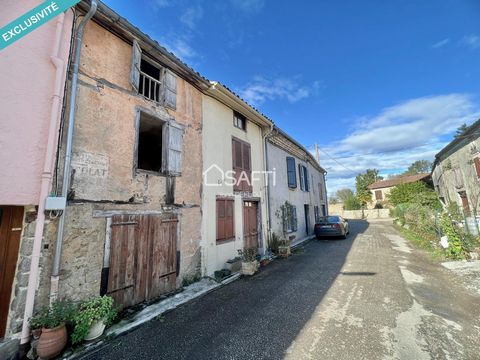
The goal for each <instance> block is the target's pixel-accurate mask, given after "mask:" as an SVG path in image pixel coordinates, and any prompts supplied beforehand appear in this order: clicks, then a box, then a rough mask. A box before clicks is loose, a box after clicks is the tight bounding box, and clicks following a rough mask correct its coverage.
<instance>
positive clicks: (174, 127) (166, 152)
mask: <svg viewBox="0 0 480 360" xmlns="http://www.w3.org/2000/svg"><path fill="white" fill-rule="evenodd" d="M142 114H143V115H144V116H146V117H149V118H151V119H154V120H155V121H159V122H160V123H161V126H162V166H161V169H160V171H152V170H145V169H140V168H139V167H138V155H139V151H138V150H139V141H140V122H141V117H142ZM134 127H135V144H134V147H133V164H132V168H133V176H134V177H135V176H136V175H139V174H149V175H155V176H174V177H177V176H181V175H182V171H181V168H182V166H183V165H182V158H183V135H184V133H185V126H184V125H182V124H180V123H178V122H176V121H175V119H174V118H172V117H167V116H163V115H162V114H159V113H156V112H152V111H151V110H150V109H146V108H144V107H141V106H137V107H136V108H135V119H134ZM175 132H177V135H179V136H180V137H181V138H180V139H179V141H180V143H179V144H178V145H180V147H181V149H175V148H174V147H173V146H172V145H173V144H172V139H173V135H174V133H175ZM179 132H182V133H180V134H178V133H179ZM174 152H177V153H180V155H178V156H177V158H176V160H177V163H178V165H179V167H180V169H179V170H178V169H177V171H176V170H172V168H173V164H174V163H173V162H172V163H171V164H170V163H169V161H170V160H169V159H170V157H171V156H170V155H171V154H172V153H174Z"/></svg>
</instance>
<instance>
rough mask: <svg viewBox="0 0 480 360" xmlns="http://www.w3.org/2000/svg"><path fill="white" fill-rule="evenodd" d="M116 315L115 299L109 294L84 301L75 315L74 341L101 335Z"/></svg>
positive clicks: (77, 341)
mask: <svg viewBox="0 0 480 360" xmlns="http://www.w3.org/2000/svg"><path fill="white" fill-rule="evenodd" d="M116 316H117V311H116V310H115V309H114V307H113V299H112V298H111V297H109V296H96V297H94V298H91V299H88V300H86V301H84V302H82V303H81V304H80V306H79V307H78V310H77V312H76V313H75V315H74V316H73V323H74V325H75V328H74V330H73V333H72V343H73V344H76V343H79V342H81V341H83V340H87V341H89V340H94V339H96V338H98V337H100V336H101V335H102V334H103V331H104V330H105V327H106V326H108V325H110V324H111V323H112V321H113V320H114V319H115V317H116Z"/></svg>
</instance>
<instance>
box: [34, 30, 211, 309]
mask: <svg viewBox="0 0 480 360" xmlns="http://www.w3.org/2000/svg"><path fill="white" fill-rule="evenodd" d="M131 61H132V46H131V44H129V43H127V42H126V41H124V40H122V39H121V38H119V37H117V36H116V35H114V34H112V33H111V32H109V31H108V30H106V29H105V28H103V27H101V26H99V25H98V24H97V23H95V22H94V21H90V22H89V23H88V24H87V26H86V29H85V34H84V41H83V46H82V55H81V60H80V75H79V86H78V94H77V110H76V115H75V129H74V140H73V154H72V182H71V192H70V196H69V203H68V207H67V210H66V217H67V218H66V226H65V232H64V234H65V235H64V244H63V251H62V257H61V265H60V283H59V297H60V298H68V299H70V300H80V299H84V298H86V297H89V296H94V295H99V293H100V285H101V271H102V261H103V256H104V245H105V239H106V226H107V217H108V216H104V215H102V214H103V213H104V212H107V211H121V212H126V213H132V214H135V213H149V212H157V213H158V212H174V213H176V214H178V217H179V223H178V235H179V236H178V239H177V251H180V268H179V276H178V277H177V285H180V284H181V281H182V278H183V276H185V275H192V274H195V273H197V272H198V271H199V270H200V239H201V233H200V228H201V207H200V205H201V201H200V199H201V197H200V196H201V180H202V107H201V101H202V98H201V93H200V91H199V90H197V89H196V88H195V87H193V86H192V85H191V84H189V83H188V82H186V81H184V80H183V79H182V78H180V77H177V104H176V109H167V108H165V107H163V106H162V105H160V104H157V103H155V102H153V101H151V100H148V99H146V98H144V97H143V96H141V95H139V94H137V92H136V91H135V90H134V89H132V86H131V85H130V83H129V76H130V69H131ZM139 110H142V111H144V112H147V113H149V114H152V115H154V116H156V117H158V118H159V119H162V120H169V119H174V120H175V121H176V122H177V123H179V124H181V125H183V127H184V135H183V149H182V155H183V167H182V173H181V175H180V176H176V177H172V178H171V179H172V180H171V182H170V181H169V180H168V178H167V176H165V175H160V174H153V173H151V172H143V171H138V170H136V169H135V168H134V162H135V157H136V152H135V149H136V139H137V134H136V132H137V128H136V126H135V122H136V121H137V118H138V111H139ZM63 140H64V144H65V139H63ZM63 148H64V147H63ZM63 156H64V153H63V152H62V154H61V158H60V160H61V161H60V163H62V162H63V159H62V158H63ZM60 180H61V179H60ZM60 182H61V181H60ZM172 183H173V186H172ZM59 186H60V184H59ZM169 192H170V194H169ZM169 196H173V202H171V203H169V204H167V198H168V197H169ZM54 243H55V232H54V231H53V232H52V236H49V237H48V238H47V239H46V243H45V245H47V246H48V250H49V251H44V256H46V257H48V258H51V257H52V254H51V253H50V250H51V249H52V248H53V247H54ZM47 268H48V271H44V272H42V276H41V281H40V289H42V291H44V290H45V291H48V289H49V287H50V279H49V275H50V274H49V272H50V267H49V266H47ZM46 289H47V290H46ZM46 301H48V296H47V294H46V293H43V292H41V293H39V294H38V296H37V306H38V305H41V304H42V303H45V302H46Z"/></svg>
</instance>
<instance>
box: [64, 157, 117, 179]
mask: <svg viewBox="0 0 480 360" xmlns="http://www.w3.org/2000/svg"><path fill="white" fill-rule="evenodd" d="M72 168H74V169H75V176H76V177H90V178H99V179H104V178H106V177H107V176H108V157H107V156H105V155H101V154H92V153H80V154H78V153H76V154H73V159H72Z"/></svg>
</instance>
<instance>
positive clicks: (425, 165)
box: [403, 160, 433, 175]
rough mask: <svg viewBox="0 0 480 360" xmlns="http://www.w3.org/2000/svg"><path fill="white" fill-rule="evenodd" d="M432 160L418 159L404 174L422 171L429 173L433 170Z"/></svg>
mask: <svg viewBox="0 0 480 360" xmlns="http://www.w3.org/2000/svg"><path fill="white" fill-rule="evenodd" d="M432 165H433V164H432V162H431V161H428V160H417V161H415V162H414V163H412V164H411V165H410V166H409V167H408V169H407V171H405V172H404V173H403V175H415V174H421V173H429V172H430V171H432Z"/></svg>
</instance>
